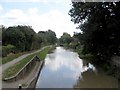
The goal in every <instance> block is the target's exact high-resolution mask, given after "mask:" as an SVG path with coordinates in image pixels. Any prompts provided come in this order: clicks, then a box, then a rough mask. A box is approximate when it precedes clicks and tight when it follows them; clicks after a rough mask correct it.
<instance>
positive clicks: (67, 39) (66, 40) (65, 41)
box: [59, 33, 72, 44]
mask: <svg viewBox="0 0 120 90" xmlns="http://www.w3.org/2000/svg"><path fill="white" fill-rule="evenodd" d="M71 41H72V37H71V36H70V34H68V33H63V35H62V36H61V37H60V38H59V43H61V44H70V42H71Z"/></svg>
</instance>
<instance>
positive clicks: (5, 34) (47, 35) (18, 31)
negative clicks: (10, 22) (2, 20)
mask: <svg viewBox="0 0 120 90" xmlns="http://www.w3.org/2000/svg"><path fill="white" fill-rule="evenodd" d="M56 42H57V37H56V34H55V32H54V31H52V30H50V29H49V30H48V31H39V32H38V33H36V32H35V31H34V30H33V29H32V27H31V26H22V25H18V26H11V27H8V28H6V27H5V26H2V56H3V57H4V56H6V55H7V54H9V53H11V52H12V53H18V52H24V51H30V50H35V49H39V48H41V47H42V46H45V45H51V44H55V43H56Z"/></svg>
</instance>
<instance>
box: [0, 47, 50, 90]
mask: <svg viewBox="0 0 120 90" xmlns="http://www.w3.org/2000/svg"><path fill="white" fill-rule="evenodd" d="M51 48H52V46H50V47H49V48H47V50H44V51H41V53H40V55H38V57H40V58H39V59H40V60H39V61H38V62H37V63H36V65H35V67H34V68H33V69H32V70H31V71H30V73H28V74H27V75H25V76H24V77H23V78H21V79H19V80H17V81H14V82H6V81H3V82H2V88H18V85H19V84H21V85H22V87H23V88H29V87H31V85H32V86H33V87H35V86H34V81H35V82H36V81H37V77H38V76H39V74H40V70H41V68H42V65H43V63H44V58H45V57H46V54H47V53H48V52H49V51H50V50H51ZM31 88H32V87H31Z"/></svg>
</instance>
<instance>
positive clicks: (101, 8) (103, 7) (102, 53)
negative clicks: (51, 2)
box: [69, 2, 120, 63]
mask: <svg viewBox="0 0 120 90" xmlns="http://www.w3.org/2000/svg"><path fill="white" fill-rule="evenodd" d="M69 15H70V16H71V20H72V21H73V22H74V23H78V24H79V27H78V28H80V29H81V31H82V33H80V34H79V35H78V36H79V37H78V38H79V40H80V42H81V44H82V45H83V54H89V53H90V54H92V55H93V56H94V57H95V58H96V59H94V60H93V62H97V63H98V62H99V63H102V62H106V61H107V60H110V57H111V56H112V55H120V48H119V46H120V30H119V28H120V2H116V3H113V2H101V3H98V2H91V3H88V2H87V3H86V2H73V3H72V9H71V10H70V11H69Z"/></svg>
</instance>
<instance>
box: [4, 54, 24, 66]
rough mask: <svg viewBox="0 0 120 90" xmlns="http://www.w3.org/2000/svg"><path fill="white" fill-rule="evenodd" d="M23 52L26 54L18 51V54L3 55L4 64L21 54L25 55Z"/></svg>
mask: <svg viewBox="0 0 120 90" xmlns="http://www.w3.org/2000/svg"><path fill="white" fill-rule="evenodd" d="M23 54H25V53H24V52H23V53H17V54H10V55H7V56H6V57H3V58H2V64H5V63H7V62H10V61H12V60H14V59H15V58H17V57H19V56H21V55H23Z"/></svg>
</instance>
